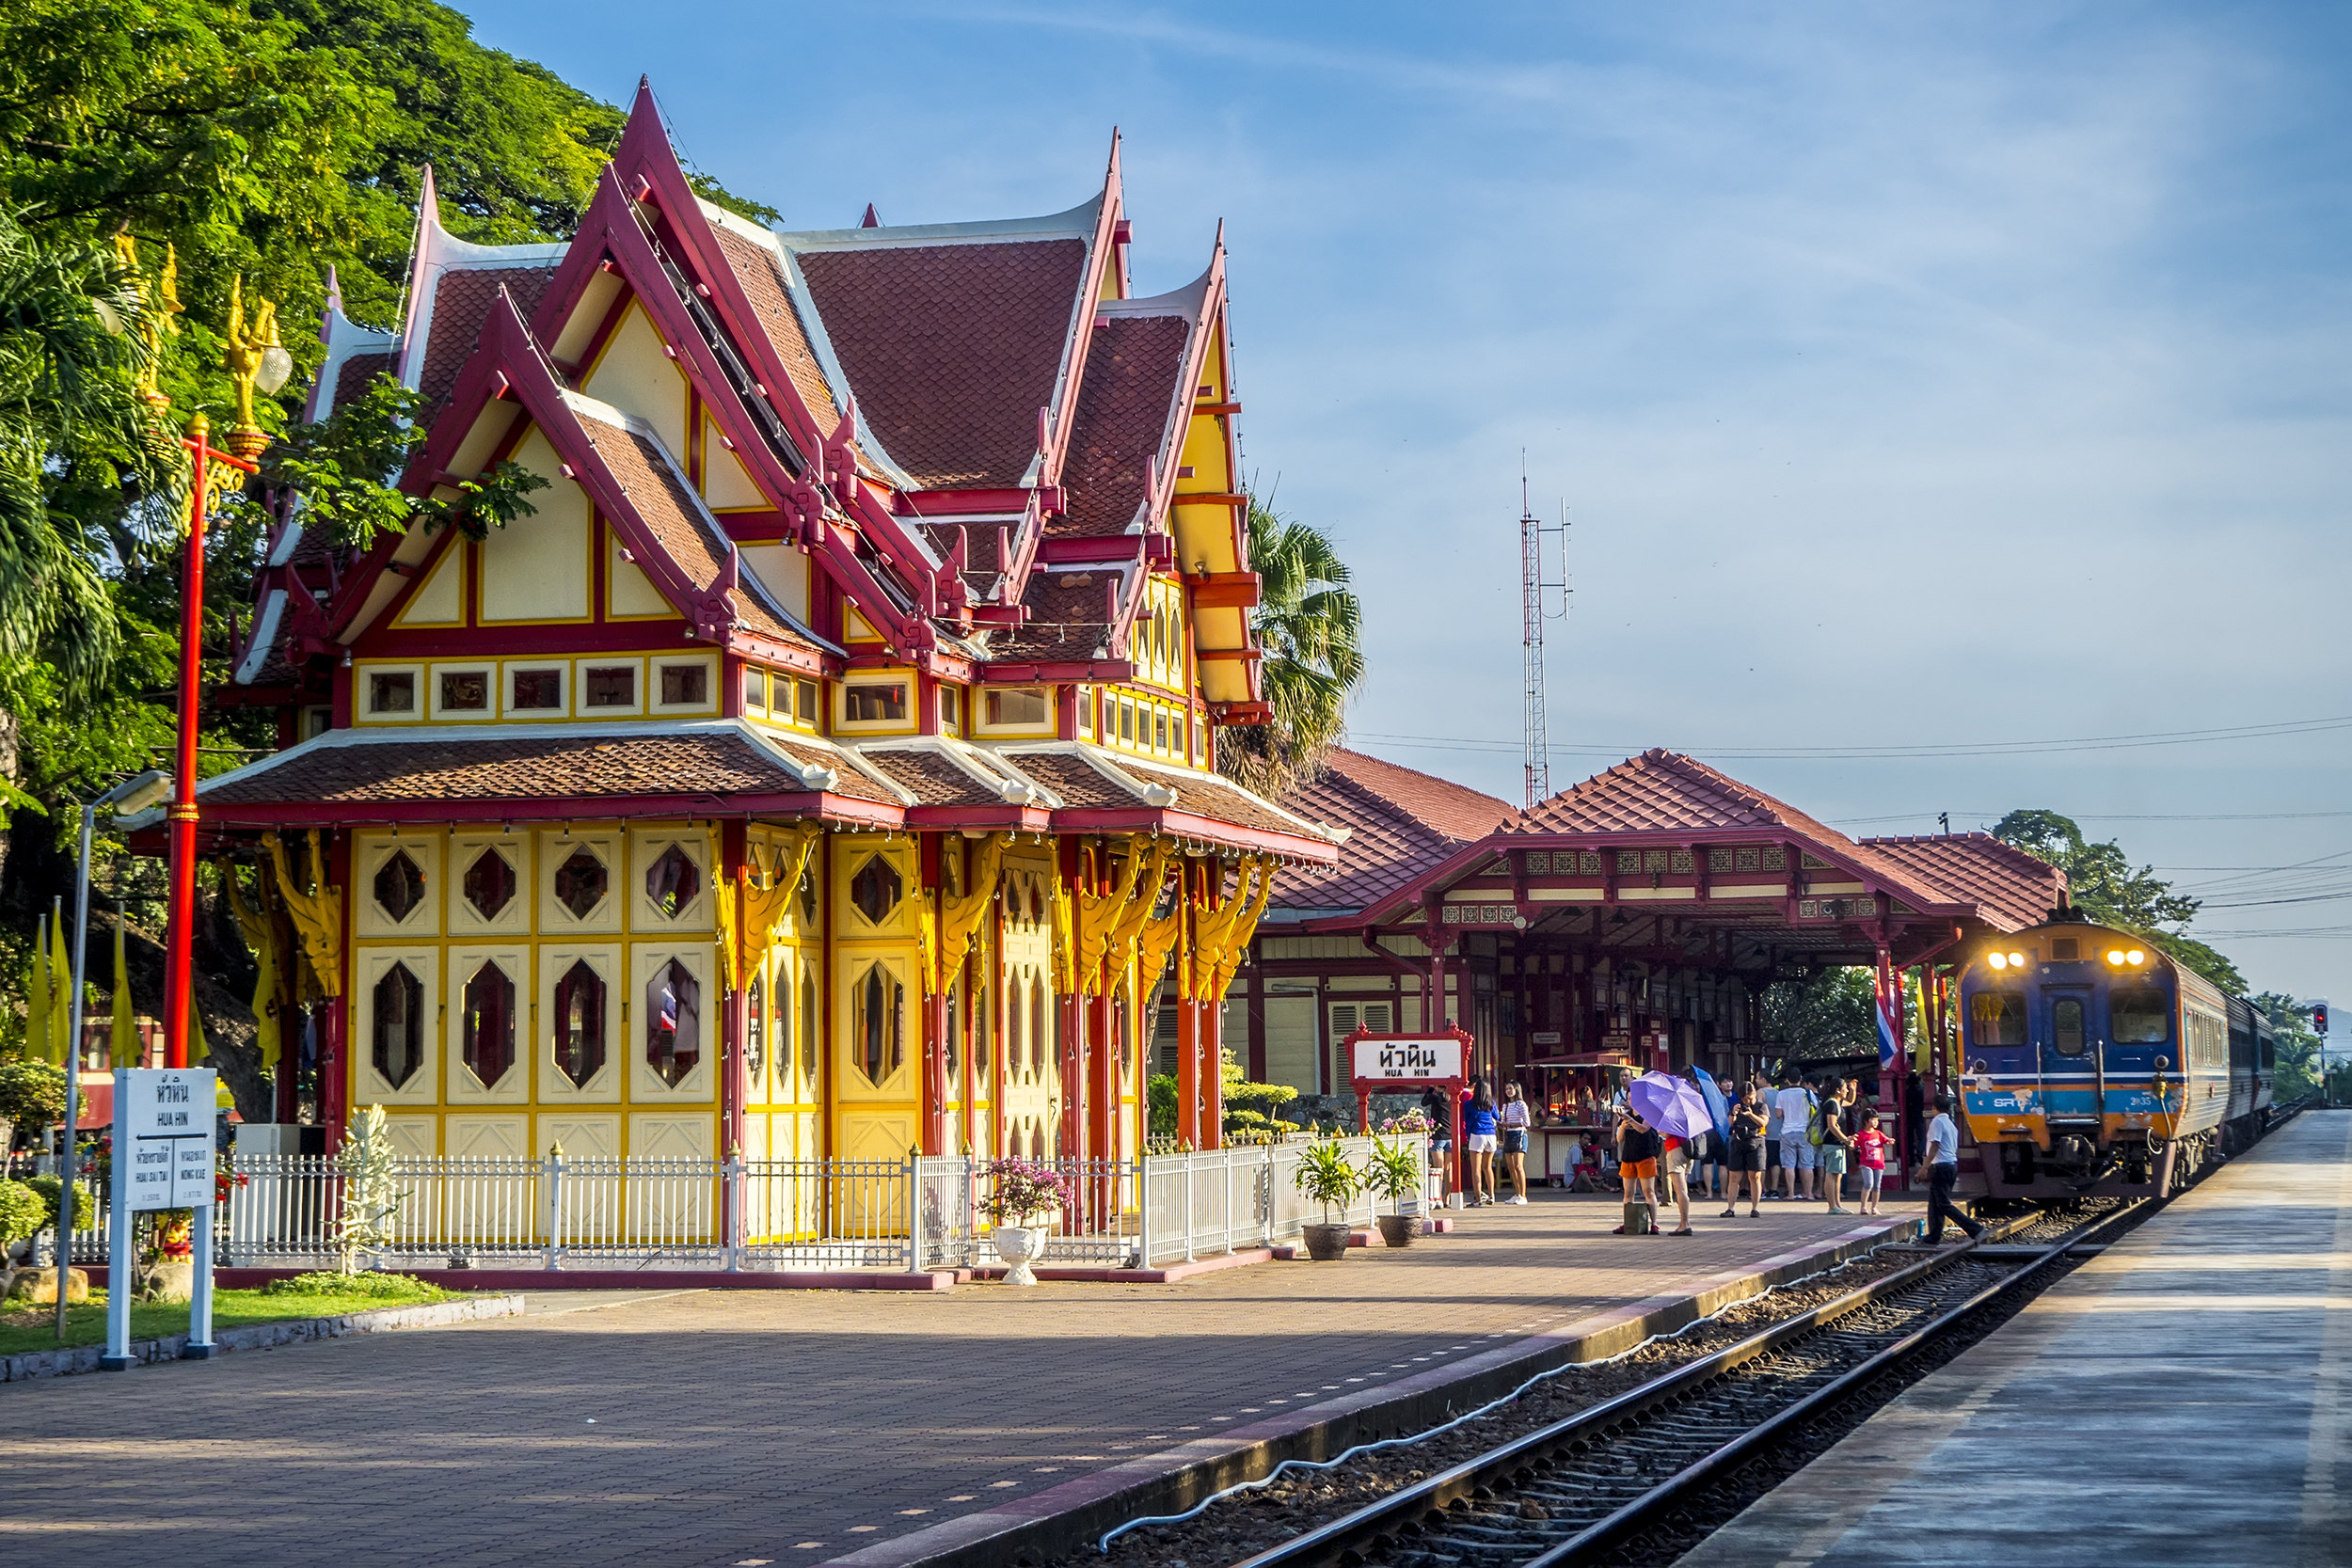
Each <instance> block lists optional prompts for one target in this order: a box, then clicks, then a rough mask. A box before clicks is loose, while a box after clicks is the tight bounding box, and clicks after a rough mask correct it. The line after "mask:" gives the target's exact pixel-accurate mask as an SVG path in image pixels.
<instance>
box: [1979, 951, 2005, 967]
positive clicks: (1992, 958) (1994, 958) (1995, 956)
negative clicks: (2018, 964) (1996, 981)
mask: <svg viewBox="0 0 2352 1568" xmlns="http://www.w3.org/2000/svg"><path fill="white" fill-rule="evenodd" d="M1984 961H1985V962H1986V963H1989V964H1991V965H1992V966H1993V967H1994V968H1995V969H2007V968H2008V967H2009V955H2008V954H2006V953H1987V954H1986V955H1985V956H1984Z"/></svg>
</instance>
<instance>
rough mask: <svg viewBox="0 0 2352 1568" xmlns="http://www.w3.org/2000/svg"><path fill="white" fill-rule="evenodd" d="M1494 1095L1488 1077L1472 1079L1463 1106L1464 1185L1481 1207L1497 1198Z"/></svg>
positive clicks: (1471, 1203)
mask: <svg viewBox="0 0 2352 1568" xmlns="http://www.w3.org/2000/svg"><path fill="white" fill-rule="evenodd" d="M1496 1125H1497V1117H1496V1115H1495V1097H1494V1096H1493V1095H1492V1094H1491V1093H1489V1092H1488V1091H1487V1088H1486V1080H1485V1079H1484V1078H1476V1079H1472V1080H1471V1081H1470V1103H1469V1104H1468V1105H1466V1106H1464V1107H1463V1109H1462V1186H1463V1188H1464V1190H1465V1191H1467V1192H1468V1193H1469V1194H1470V1198H1469V1202H1470V1207H1471V1208H1473V1209H1482V1208H1484V1207H1486V1205H1487V1204H1489V1203H1492V1202H1493V1201H1494V1200H1495V1144H1496V1141H1497V1140H1496V1137H1495V1131H1496Z"/></svg>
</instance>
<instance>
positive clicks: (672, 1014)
mask: <svg viewBox="0 0 2352 1568" xmlns="http://www.w3.org/2000/svg"><path fill="white" fill-rule="evenodd" d="M656 1014H657V1016H656V1017H655V1020H654V1027H655V1028H656V1029H659V1030H660V1031H661V1032H662V1033H663V1034H667V1035H675V1034H676V1033H677V990H676V988H675V987H674V986H672V985H670V984H669V982H667V981H664V982H663V983H662V986H661V1001H660V1006H659V1007H658V1008H657V1009H656Z"/></svg>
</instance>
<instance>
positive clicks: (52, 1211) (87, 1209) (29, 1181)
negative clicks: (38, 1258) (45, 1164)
mask: <svg viewBox="0 0 2352 1568" xmlns="http://www.w3.org/2000/svg"><path fill="white" fill-rule="evenodd" d="M24 1185H26V1186H27V1187H30V1188H32V1189H33V1191H35V1192H37V1193H39V1194H40V1201H41V1203H42V1205H43V1212H42V1214H41V1217H40V1227H41V1228H42V1229H43V1230H52V1229H55V1228H56V1224H57V1209H58V1206H59V1205H60V1204H61V1203H63V1202H64V1200H65V1183H64V1182H62V1181H60V1180H57V1179H56V1177H54V1176H28V1177H26V1178H25V1179H24ZM73 1228H74V1229H76V1230H95V1229H97V1228H98V1199H97V1198H96V1197H94V1196H91V1194H90V1190H89V1188H88V1187H87V1186H85V1187H83V1189H82V1191H81V1195H80V1196H78V1197H76V1198H74V1200H73Z"/></svg>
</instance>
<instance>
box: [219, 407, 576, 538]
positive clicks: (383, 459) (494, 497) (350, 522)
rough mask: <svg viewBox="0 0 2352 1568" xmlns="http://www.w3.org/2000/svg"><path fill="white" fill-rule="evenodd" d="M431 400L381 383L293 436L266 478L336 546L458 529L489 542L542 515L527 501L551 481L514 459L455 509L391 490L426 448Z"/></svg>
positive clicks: (470, 485)
mask: <svg viewBox="0 0 2352 1568" xmlns="http://www.w3.org/2000/svg"><path fill="white" fill-rule="evenodd" d="M424 401H425V400H424V394H423V393H421V392H419V391H416V390H414V389H412V388H407V387H404V386H402V385H401V384H400V383H399V382H397V381H395V380H393V379H392V378H391V377H390V376H389V375H379V376H377V377H376V378H375V380H374V381H373V382H372V383H371V384H370V385H369V386H368V388H366V389H365V390H364V391H362V392H361V393H360V394H359V396H358V397H356V398H354V399H352V400H351V401H350V402H349V403H348V404H342V405H341V406H339V407H337V408H336V409H334V410H333V411H332V412H331V413H329V414H328V415H327V416H326V418H325V419H323V420H317V421H316V422H314V423H310V424H298V425H294V426H293V427H292V428H290V429H289V430H288V431H287V432H286V433H285V435H284V436H283V437H282V438H281V439H280V440H278V442H277V443H276V444H275V445H273V446H272V447H271V448H270V449H269V451H268V452H267V453H266V454H264V456H263V457H262V479H263V481H264V482H265V483H269V484H271V485H274V486H282V487H283V488H285V489H288V490H294V491H298V492H300V494H301V496H302V505H303V518H304V520H305V521H306V522H307V523H310V524H312V525H314V526H318V527H323V528H325V529H326V530H327V531H329V532H330V533H331V534H332V535H333V537H334V538H335V539H337V540H338V541H340V542H341V543H343V544H346V545H352V546H358V547H360V548H365V547H367V546H370V545H373V543H374V542H375V540H376V536H377V535H378V534H382V533H405V532H406V531H408V530H409V529H411V528H419V527H421V528H423V529H424V530H426V531H428V532H431V531H438V530H440V529H443V528H454V529H456V530H457V531H459V532H460V533H463V534H464V535H465V536H466V537H467V538H469V539H481V538H484V537H486V536H487V535H488V533H489V531H490V530H491V529H493V528H503V527H505V526H506V525H507V524H508V523H510V522H512V521H514V520H515V519H516V517H520V516H528V515H530V514H531V512H532V505H531V502H530V501H528V500H527V499H524V498H525V497H527V496H528V495H530V494H531V493H532V491H534V490H544V489H546V488H547V487H548V481H547V480H546V479H545V478H544V477H543V476H541V475H539V474H535V473H532V471H531V470H529V469H528V468H525V467H523V466H522V465H521V464H519V463H516V462H514V461H512V460H509V461H506V462H501V463H498V464H495V465H493V466H492V467H490V469H489V470H488V471H487V472H486V473H485V474H484V475H483V476H482V478H480V479H479V480H465V481H461V482H460V483H458V484H457V485H456V486H455V487H454V488H455V489H456V490H457V492H458V498H457V499H455V500H453V501H441V500H436V499H431V498H428V497H421V496H411V495H408V494H406V493H405V492H404V491H401V490H397V489H394V488H393V487H392V486H391V484H390V483H389V481H390V480H391V479H392V478H393V477H394V476H395V475H397V474H398V473H399V471H400V469H401V467H403V466H404V465H405V463H406V462H407V460H408V454H409V453H410V452H411V451H415V450H416V448H417V447H419V446H421V444H422V443H423V441H424V439H425V437H426V436H427V435H428V434H429V429H428V427H427V425H426V424H425V422H424V420H423V418H422V415H423V413H424Z"/></svg>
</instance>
